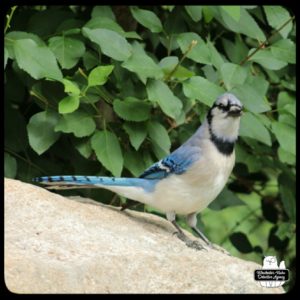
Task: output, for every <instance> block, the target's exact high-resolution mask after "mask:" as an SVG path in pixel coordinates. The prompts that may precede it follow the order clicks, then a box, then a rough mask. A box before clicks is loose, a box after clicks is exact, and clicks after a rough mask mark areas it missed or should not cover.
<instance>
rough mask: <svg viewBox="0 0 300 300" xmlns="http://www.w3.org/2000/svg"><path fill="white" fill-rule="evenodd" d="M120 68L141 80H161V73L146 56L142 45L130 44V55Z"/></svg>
mask: <svg viewBox="0 0 300 300" xmlns="http://www.w3.org/2000/svg"><path fill="white" fill-rule="evenodd" d="M122 67H123V68H125V69H128V70H129V71H131V72H135V73H137V74H138V75H139V76H140V77H141V78H145V79H146V78H155V79H158V78H161V77H162V76H163V72H162V70H161V69H160V67H159V66H158V65H157V64H156V63H155V62H154V61H153V59H152V58H151V57H150V56H149V55H147V54H146V52H145V50H144V49H143V47H142V45H141V44H139V43H137V42H134V43H133V44H132V55H131V56H130V57H129V58H128V59H127V60H126V61H124V62H123V63H122Z"/></svg>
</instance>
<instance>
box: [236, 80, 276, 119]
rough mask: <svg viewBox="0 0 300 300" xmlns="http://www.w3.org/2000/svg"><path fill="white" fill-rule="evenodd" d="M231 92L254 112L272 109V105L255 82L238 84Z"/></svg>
mask: <svg viewBox="0 0 300 300" xmlns="http://www.w3.org/2000/svg"><path fill="white" fill-rule="evenodd" d="M231 92H232V93H233V94H234V95H235V96H237V97H238V98H239V99H240V100H241V101H242V103H243V104H244V106H245V107H246V108H247V109H248V110H249V111H251V112H253V113H262V112H265V111H268V110H270V106H269V104H268V103H267V102H266V100H265V95H263V94H262V93H261V91H259V90H257V87H256V86H255V85H253V84H248V83H244V84H241V85H237V86H235V87H234V88H233V89H232V90H231Z"/></svg>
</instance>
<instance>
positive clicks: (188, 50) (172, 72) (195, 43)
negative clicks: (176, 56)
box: [165, 40, 198, 81]
mask: <svg viewBox="0 0 300 300" xmlns="http://www.w3.org/2000/svg"><path fill="white" fill-rule="evenodd" d="M197 43H198V42H197V41H196V40H192V42H191V43H190V45H189V47H188V48H187V50H186V51H185V52H184V54H183V56H182V58H181V59H180V61H179V62H178V63H177V64H176V66H175V67H174V69H173V70H172V71H171V72H170V73H169V74H168V76H167V77H166V78H165V81H168V80H170V78H171V77H172V76H173V74H174V73H175V72H176V71H177V69H178V67H179V66H180V65H181V64H182V62H183V61H184V59H185V58H186V56H187V55H188V53H189V52H190V51H191V50H192V49H193V48H194V47H195V46H196V45H197Z"/></svg>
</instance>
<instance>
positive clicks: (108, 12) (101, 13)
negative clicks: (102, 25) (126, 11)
mask: <svg viewBox="0 0 300 300" xmlns="http://www.w3.org/2000/svg"><path fill="white" fill-rule="evenodd" d="M96 17H101V18H110V19H112V20H116V17H115V15H114V13H113V11H112V9H111V7H110V6H108V5H101V6H94V7H93V10H92V18H96Z"/></svg>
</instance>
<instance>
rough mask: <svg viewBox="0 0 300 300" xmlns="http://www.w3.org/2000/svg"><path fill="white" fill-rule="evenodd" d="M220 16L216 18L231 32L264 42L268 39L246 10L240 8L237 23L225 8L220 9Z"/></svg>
mask: <svg viewBox="0 0 300 300" xmlns="http://www.w3.org/2000/svg"><path fill="white" fill-rule="evenodd" d="M218 12H219V15H218V14H217V15H216V18H217V19H218V21H219V22H221V23H222V25H223V26H224V27H226V28H228V29H229V30H232V31H233V32H237V33H243V34H245V35H247V36H249V37H251V38H253V39H255V40H260V41H264V40H265V39H266V37H265V35H264V33H263V31H262V30H261V29H260V28H259V26H258V25H257V23H256V21H255V20H254V19H253V17H252V16H251V15H250V14H249V13H248V12H247V10H245V9H244V8H243V7H240V18H239V21H236V20H235V19H234V18H232V16H231V15H229V14H228V12H227V11H225V10H224V9H223V8H218Z"/></svg>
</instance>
